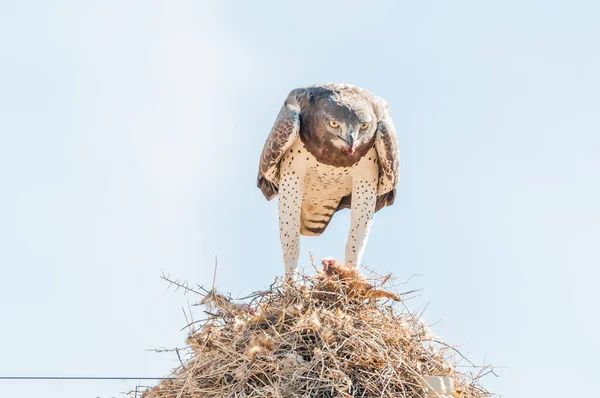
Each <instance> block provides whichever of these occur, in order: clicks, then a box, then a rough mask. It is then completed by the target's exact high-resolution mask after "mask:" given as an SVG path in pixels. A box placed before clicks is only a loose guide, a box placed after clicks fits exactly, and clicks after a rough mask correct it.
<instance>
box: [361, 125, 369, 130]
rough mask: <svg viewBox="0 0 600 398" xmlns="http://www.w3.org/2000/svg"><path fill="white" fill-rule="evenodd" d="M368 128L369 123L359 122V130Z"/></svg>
mask: <svg viewBox="0 0 600 398" xmlns="http://www.w3.org/2000/svg"><path fill="white" fill-rule="evenodd" d="M368 128H369V123H361V124H360V129H361V130H366V129H368Z"/></svg>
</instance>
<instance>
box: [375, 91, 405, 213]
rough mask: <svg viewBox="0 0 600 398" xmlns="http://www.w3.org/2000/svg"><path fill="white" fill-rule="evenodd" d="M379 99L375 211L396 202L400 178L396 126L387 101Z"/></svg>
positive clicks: (376, 136)
mask: <svg viewBox="0 0 600 398" xmlns="http://www.w3.org/2000/svg"><path fill="white" fill-rule="evenodd" d="M379 101H380V104H379V105H380V109H379V110H380V117H379V122H378V124H377V132H376V133H375V149H376V150H377V156H378V157H379V182H378V186H377V204H376V206H375V211H377V210H379V209H381V208H382V207H384V206H390V205H392V204H393V203H394V198H395V197H396V189H397V188H398V181H399V178H400V152H399V151H398V137H397V136H396V127H395V126H394V122H393V121H392V115H391V112H390V108H389V107H388V105H387V103H386V102H385V101H384V100H383V99H379Z"/></svg>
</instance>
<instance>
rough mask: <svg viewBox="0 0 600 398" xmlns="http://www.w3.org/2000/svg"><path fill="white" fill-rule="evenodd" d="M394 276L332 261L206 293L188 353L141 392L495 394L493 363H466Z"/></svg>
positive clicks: (158, 397) (186, 396)
mask: <svg viewBox="0 0 600 398" xmlns="http://www.w3.org/2000/svg"><path fill="white" fill-rule="evenodd" d="M166 279H167V280H169V279H168V278H166ZM390 279H391V278H390V277H389V276H388V277H375V278H373V279H371V278H370V279H366V278H365V277H363V276H362V275H360V274H359V273H358V271H357V270H356V269H355V268H351V267H346V266H343V265H341V264H339V263H336V262H335V261H333V260H324V261H323V269H322V270H319V271H318V273H317V275H316V276H313V277H304V283H298V284H286V283H284V282H283V281H277V282H276V283H274V284H273V285H272V286H271V288H270V289H269V290H268V291H266V292H261V293H256V294H254V295H252V296H250V297H247V298H245V299H244V300H242V301H241V302H236V300H232V299H230V298H227V297H225V296H223V295H220V294H218V293H216V292H215V291H214V288H213V289H212V290H207V291H205V294H204V297H203V298H202V300H201V304H206V305H207V307H208V309H207V311H205V313H207V314H208V319H205V320H203V322H202V323H199V322H196V323H192V324H193V325H192V326H190V330H191V333H190V335H189V337H188V339H187V343H188V348H187V349H188V352H187V356H182V355H180V361H181V365H180V366H179V367H178V368H176V369H174V370H173V373H172V377H171V378H169V379H165V380H163V381H162V382H161V383H160V384H158V385H156V386H154V387H152V388H148V389H147V390H146V391H144V392H143V393H142V397H143V398H176V397H177V398H179V397H181V398H191V397H202V398H205V397H206V398H211V397H248V398H250V397H273V398H276V397H282V398H288V397H331V398H333V397H348V398H349V397H411V398H412V397H440V396H442V397H464V398H475V397H488V396H491V394H490V393H488V392H487V391H486V390H485V389H484V388H483V387H481V385H480V384H479V379H480V377H481V376H482V375H483V374H486V373H490V372H493V370H491V368H487V367H474V368H475V369H476V371H469V372H461V371H460V370H458V369H459V367H458V364H459V363H461V362H464V357H463V356H462V355H461V354H460V353H459V352H458V351H457V350H456V349H455V348H454V347H451V346H449V345H446V344H445V343H443V342H442V341H440V340H439V338H438V337H436V336H435V335H433V334H432V333H431V331H430V329H429V328H428V327H427V326H426V325H425V324H424V323H423V321H422V320H421V319H420V317H419V316H417V315H415V314H412V313H411V312H410V311H408V310H407V309H406V306H404V302H403V298H405V297H407V296H406V295H407V293H405V294H396V293H392V292H390V291H388V290H389V288H388V290H386V286H387V285H388V284H389V283H390ZM170 281H171V280H170ZM171 282H173V281H171ZM173 283H176V284H178V283H177V282H173ZM186 289H188V290H192V289H189V288H187V287H186ZM193 291H195V292H200V291H199V289H195V290H193ZM394 304H397V305H394ZM199 325H200V326H199ZM194 326H196V327H197V328H194ZM178 355H179V351H178ZM469 363H470V362H469ZM471 365H472V364H471ZM431 376H438V377H442V378H444V380H446V382H447V383H449V384H450V385H451V386H452V387H451V390H450V388H449V389H447V390H443V388H444V387H441V388H442V390H441V391H440V390H439V389H438V390H436V389H435V388H434V387H432V386H431V385H430V383H428V380H431Z"/></svg>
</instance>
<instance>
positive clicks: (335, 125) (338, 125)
mask: <svg viewBox="0 0 600 398" xmlns="http://www.w3.org/2000/svg"><path fill="white" fill-rule="evenodd" d="M329 125H330V126H331V127H333V128H334V129H336V128H338V127H340V124H339V123H338V122H335V121H333V120H329Z"/></svg>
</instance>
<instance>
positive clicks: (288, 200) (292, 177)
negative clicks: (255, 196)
mask: <svg viewBox="0 0 600 398" xmlns="http://www.w3.org/2000/svg"><path fill="white" fill-rule="evenodd" d="M292 150H294V148H293V149H292ZM305 173H306V165H305V162H304V161H303V160H301V159H300V157H299V156H296V157H295V159H294V157H293V156H291V155H290V154H288V155H287V156H284V158H283V160H282V166H281V174H280V182H279V237H280V239H281V247H282V249H283V259H284V262H285V276H286V279H292V280H295V279H296V277H297V270H298V258H299V256H300V212H301V208H302V195H303V184H304V176H305Z"/></svg>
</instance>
